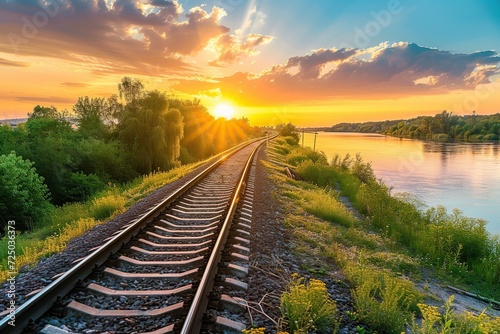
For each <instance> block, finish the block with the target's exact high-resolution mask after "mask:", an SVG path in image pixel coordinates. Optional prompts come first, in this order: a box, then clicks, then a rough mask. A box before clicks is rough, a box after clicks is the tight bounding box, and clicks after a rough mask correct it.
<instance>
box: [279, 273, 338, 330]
mask: <svg viewBox="0 0 500 334" xmlns="http://www.w3.org/2000/svg"><path fill="white" fill-rule="evenodd" d="M281 312H282V313H283V316H284V317H285V318H286V319H287V320H288V326H289V330H290V333H311V332H313V331H316V332H319V333H326V332H328V331H332V330H333V331H335V330H336V329H337V327H338V321H337V306H336V304H335V301H333V300H332V299H330V296H329V295H328V290H327V289H326V286H325V283H324V282H323V281H320V280H317V279H314V278H311V279H310V281H309V282H308V283H306V281H305V279H304V278H303V277H299V276H298V275H297V274H293V275H292V281H291V282H290V284H289V291H288V292H285V293H283V294H282V295H281Z"/></svg>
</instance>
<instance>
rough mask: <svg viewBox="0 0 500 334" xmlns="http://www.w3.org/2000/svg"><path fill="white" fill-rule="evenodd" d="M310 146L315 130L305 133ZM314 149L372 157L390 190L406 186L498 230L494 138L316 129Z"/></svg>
mask: <svg viewBox="0 0 500 334" xmlns="http://www.w3.org/2000/svg"><path fill="white" fill-rule="evenodd" d="M304 139H305V141H304V143H305V145H306V146H311V147H312V146H313V142H314V135H313V134H307V133H306V134H305V138H304ZM316 149H317V150H320V151H323V152H325V153H326V155H327V156H328V159H329V160H330V159H331V158H332V157H333V156H334V155H335V153H339V154H340V155H341V156H342V157H343V156H344V155H345V154H346V153H350V154H351V155H352V156H355V154H356V153H358V152H359V153H361V155H362V157H363V159H364V160H365V161H367V162H371V164H372V167H373V170H374V171H375V174H376V175H377V178H382V179H383V180H384V182H385V183H386V184H388V185H390V186H392V187H393V193H396V192H409V193H412V194H415V195H417V196H418V197H419V198H420V199H421V200H422V201H424V202H425V203H426V204H427V205H429V206H436V205H439V204H440V205H443V206H445V207H446V208H448V209H449V210H452V209H454V208H458V209H460V210H461V211H462V212H463V213H464V215H466V216H469V217H476V218H483V219H485V220H487V221H488V222H489V223H488V225H486V228H487V229H488V231H489V232H491V233H492V234H500V215H499V213H500V145H499V144H498V143H495V144H493V143H480V144H476V143H435V142H424V141H419V140H410V139H399V138H393V137H386V136H381V135H377V134H360V133H329V132H320V133H319V134H318V136H317V139H316Z"/></svg>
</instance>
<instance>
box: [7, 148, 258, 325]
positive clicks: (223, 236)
mask: <svg viewBox="0 0 500 334" xmlns="http://www.w3.org/2000/svg"><path fill="white" fill-rule="evenodd" d="M262 143H263V141H262V140H261V141H255V142H253V143H251V144H249V145H247V146H244V147H243V148H241V147H239V148H238V150H235V151H234V152H230V153H228V154H227V155H226V156H225V157H224V158H222V159H220V161H219V162H218V163H214V164H213V165H212V166H210V167H209V168H207V169H206V170H205V171H204V172H202V173H200V175H199V176H197V177H196V178H195V179H194V180H193V182H190V183H189V184H186V185H185V186H183V187H182V188H180V189H179V190H178V191H176V192H175V193H174V194H173V195H172V196H170V197H169V198H167V199H166V200H165V201H163V202H162V203H160V204H159V205H157V206H155V207H152V208H151V210H150V211H149V212H148V213H147V214H146V215H144V216H142V217H141V218H139V219H137V220H134V221H131V222H130V223H129V224H128V225H127V226H124V228H123V230H122V231H120V232H118V233H116V235H114V236H112V237H110V238H108V239H106V240H104V241H103V245H102V246H100V247H99V248H97V249H94V250H92V253H91V254H90V255H88V256H86V257H84V258H82V259H80V260H78V261H77V263H76V264H75V266H74V267H73V268H72V269H71V270H69V271H67V272H65V273H61V274H59V275H56V276H58V277H57V278H55V281H54V282H53V283H52V284H50V285H49V286H47V287H46V288H44V289H43V290H41V291H40V292H36V293H34V294H33V296H32V297H31V299H30V300H28V301H27V302H26V303H24V304H23V305H21V306H20V307H19V308H18V309H17V310H16V314H15V316H16V326H15V327H13V326H10V325H8V321H9V318H8V317H6V318H4V319H3V320H2V321H1V322H0V331H1V332H2V333H21V332H23V331H25V330H28V331H29V330H35V331H38V330H40V329H41V328H43V327H44V326H46V325H53V326H56V327H60V328H65V329H67V331H68V332H78V333H100V332H106V331H109V332H113V333H198V332H200V331H205V330H207V328H209V329H208V330H212V329H215V330H217V327H219V328H220V329H222V328H224V329H225V330H234V331H237V330H241V329H242V328H244V325H243V324H241V323H240V322H239V321H238V319H237V315H233V314H234V313H235V312H233V311H231V310H235V309H238V306H241V304H242V303H241V302H240V301H239V300H238V299H237V296H230V294H231V291H235V290H236V291H237V290H239V289H244V288H245V286H246V284H245V283H243V282H241V281H240V280H239V278H241V277H244V276H245V274H246V273H247V268H246V267H245V263H244V262H245V260H246V259H247V258H246V254H248V248H246V244H247V243H248V241H247V240H246V239H245V236H246V235H247V234H248V233H249V231H248V229H247V228H248V225H247V224H245V222H246V220H248V219H249V218H251V200H252V195H251V192H252V187H253V186H252V184H253V181H252V180H251V178H250V179H249V176H251V174H253V173H252V161H253V160H254V156H255V152H256V151H257V149H258V148H259V147H260V145H261V144H262ZM233 153H234V154H233ZM231 154H232V155H231ZM229 155H231V156H230V157H229ZM247 185H249V186H248V187H247ZM233 220H235V223H234V224H232V222H233ZM226 241H228V243H226ZM82 255H84V254H82ZM221 259H222V262H221ZM219 262H221V263H222V264H220V263H219ZM214 279H215V287H216V289H215V290H213V287H214ZM226 292H227V293H228V294H226ZM224 305H225V306H224ZM207 306H208V307H209V308H210V311H209V312H208V316H207V312H205V311H206V309H207ZM235 319H236V320H235ZM26 328H28V329H26Z"/></svg>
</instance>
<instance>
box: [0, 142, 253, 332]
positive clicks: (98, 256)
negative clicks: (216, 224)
mask: <svg viewBox="0 0 500 334" xmlns="http://www.w3.org/2000/svg"><path fill="white" fill-rule="evenodd" d="M259 140H262V138H258V139H252V140H249V141H247V142H244V143H242V144H240V145H237V146H235V147H233V148H231V149H228V150H226V151H224V152H222V153H220V154H218V155H216V156H215V157H214V158H213V159H217V160H216V161H215V162H213V163H212V164H211V165H210V166H208V167H207V168H205V169H204V170H203V171H201V172H200V173H199V174H198V175H196V176H195V177H194V178H193V179H192V180H191V181H189V182H187V183H186V184H184V185H183V186H181V187H180V188H179V189H177V190H176V191H174V192H173V193H172V194H171V195H170V196H168V197H167V198H166V199H165V200H163V201H162V202H160V203H159V204H157V205H155V206H154V207H153V208H151V209H150V210H149V211H148V212H146V213H145V214H143V215H142V217H141V218H139V219H137V220H136V221H135V222H133V223H131V224H129V225H128V226H127V227H126V228H124V229H123V230H122V231H121V232H120V233H118V234H116V236H114V237H112V238H111V239H109V240H108V241H106V243H105V244H103V245H101V246H100V247H99V248H98V249H96V250H94V251H93V252H92V253H91V254H89V255H88V256H86V257H85V258H83V259H82V260H81V261H80V262H79V263H78V264H76V265H75V266H74V267H72V268H71V269H69V270H68V271H66V272H65V273H64V274H63V275H61V276H59V277H58V278H57V279H56V280H55V281H53V282H52V283H50V284H49V285H48V286H46V287H45V288H43V289H42V290H41V291H40V292H38V293H37V294H35V295H34V296H33V297H31V298H30V299H29V300H27V301H26V302H25V303H23V304H22V305H21V306H19V307H18V308H16V310H15V312H14V313H13V314H7V315H6V316H5V317H4V318H3V319H2V320H1V321H0V332H1V333H2V334H4V333H5V334H10V333H13V334H17V333H22V332H23V331H24V329H25V328H26V327H27V326H29V325H30V324H31V323H32V322H34V321H35V320H37V319H38V318H40V317H41V316H42V315H43V314H44V313H45V312H47V311H48V310H49V309H50V308H51V307H52V306H53V305H54V303H55V302H56V301H57V300H58V299H59V298H62V297H63V296H65V295H66V294H68V293H69V292H70V291H71V290H72V289H73V288H74V287H75V286H76V284H77V283H78V282H79V281H80V280H83V279H84V278H85V277H87V276H88V275H90V273H92V271H93V270H94V269H95V268H97V267H99V266H100V265H102V264H103V263H104V262H105V261H106V260H108V259H109V257H110V256H111V255H113V254H114V253H116V252H117V251H118V250H119V249H120V248H121V247H122V246H123V245H124V244H126V243H127V242H129V241H130V239H131V238H132V237H133V236H135V235H136V234H138V232H139V231H140V230H141V229H143V228H144V227H145V226H146V225H147V224H148V223H150V222H151V221H152V220H153V219H154V218H155V217H156V216H158V215H159V214H160V213H161V212H162V211H163V210H165V208H166V207H168V206H169V205H170V204H171V203H172V202H174V201H175V200H176V199H178V198H179V197H180V196H181V195H182V194H184V193H185V192H186V191H188V190H189V189H190V188H191V187H193V186H194V185H196V184H197V183H198V182H199V181H200V180H201V179H203V178H204V177H205V176H207V175H208V174H209V173H210V172H212V171H213V170H214V169H215V168H217V167H218V166H219V165H220V164H221V163H222V162H224V161H225V160H227V159H228V158H229V157H230V156H232V155H233V154H235V153H236V152H238V151H239V150H241V149H242V148H244V147H246V146H248V145H251V144H253V143H255V142H257V141H259ZM259 146H260V145H259ZM13 318H14V323H15V326H12V325H11V324H9V322H12V319H13Z"/></svg>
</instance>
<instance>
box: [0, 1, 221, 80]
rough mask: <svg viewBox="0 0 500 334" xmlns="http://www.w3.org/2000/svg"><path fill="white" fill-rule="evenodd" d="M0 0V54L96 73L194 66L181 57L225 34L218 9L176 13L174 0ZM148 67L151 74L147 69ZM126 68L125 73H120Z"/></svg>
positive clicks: (159, 71) (158, 71) (162, 70)
mask: <svg viewBox="0 0 500 334" xmlns="http://www.w3.org/2000/svg"><path fill="white" fill-rule="evenodd" d="M51 4H52V5H51V6H48V7H44V6H45V5H41V2H40V3H39V2H38V1H35V0H23V1H20V0H19V1H2V2H0V21H1V22H2V24H1V25H0V35H2V36H5V37H7V38H2V39H0V52H4V53H12V54H22V55H30V56H42V57H54V58H60V59H65V60H71V61H78V62H81V61H82V58H85V59H86V61H87V62H88V63H89V65H91V66H92V67H93V68H95V71H96V73H126V72H128V73H136V74H144V75H164V74H173V73H180V72H185V71H189V70H194V69H193V68H192V67H191V65H189V64H187V63H186V62H185V61H184V60H183V56H186V55H192V54H194V53H196V52H198V51H200V50H202V49H203V48H205V47H206V46H207V45H208V43H209V41H210V40H211V39H212V38H217V37H219V36H221V35H224V34H226V33H228V32H229V28H227V27H225V26H223V25H221V24H220V23H219V22H220V19H221V18H222V17H223V16H224V15H225V12H224V10H223V9H221V8H218V7H214V8H212V10H211V11H210V12H207V11H205V10H203V9H202V8H200V7H195V8H193V9H191V10H190V11H189V12H188V13H187V14H186V15H181V12H182V7H181V6H180V5H179V4H178V3H177V1H164V0H151V1H150V2H149V7H147V6H146V5H144V4H143V3H141V2H139V1H132V0H117V1H115V2H114V3H113V5H110V7H108V5H107V4H106V2H105V1H104V0H57V1H56V0H55V1H52V2H51ZM151 69H154V73H151ZM125 70H126V71H125Z"/></svg>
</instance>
